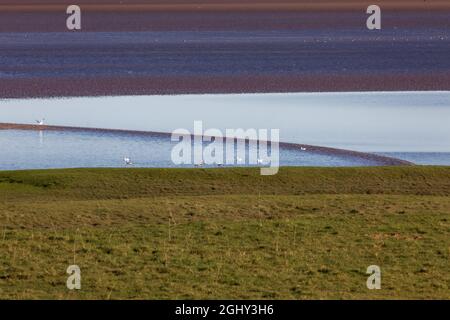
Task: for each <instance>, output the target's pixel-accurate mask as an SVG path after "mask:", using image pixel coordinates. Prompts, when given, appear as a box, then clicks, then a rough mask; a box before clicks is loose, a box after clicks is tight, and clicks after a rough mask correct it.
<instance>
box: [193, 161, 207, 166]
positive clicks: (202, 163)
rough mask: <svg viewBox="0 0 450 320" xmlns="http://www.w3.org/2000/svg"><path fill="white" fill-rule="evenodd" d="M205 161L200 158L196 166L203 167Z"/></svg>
mask: <svg viewBox="0 0 450 320" xmlns="http://www.w3.org/2000/svg"><path fill="white" fill-rule="evenodd" d="M204 164H205V163H204V162H203V160H200V162H199V163H196V164H195V166H196V167H202V166H203V165H204Z"/></svg>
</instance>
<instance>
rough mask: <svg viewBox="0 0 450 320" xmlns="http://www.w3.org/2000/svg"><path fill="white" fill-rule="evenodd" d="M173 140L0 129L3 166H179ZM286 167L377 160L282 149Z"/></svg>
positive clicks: (364, 164)
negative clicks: (173, 154)
mask: <svg viewBox="0 0 450 320" xmlns="http://www.w3.org/2000/svg"><path fill="white" fill-rule="evenodd" d="M174 145H175V143H174V142H171V140H170V137H169V136H167V137H163V136H159V135H148V134H137V133H119V132H92V131H80V132H79V131H26V130H0V150H1V159H0V170H18V169H46V168H80V167H123V166H125V164H124V161H123V159H124V157H130V159H131V160H132V162H133V165H134V166H136V167H175V165H174V164H173V163H172V161H171V152H172V148H173V146H174ZM280 163H281V165H283V166H367V165H375V164H376V163H375V162H372V161H369V160H364V159H358V158H351V157H343V156H333V155H324V154H316V153H311V152H308V151H300V150H294V149H287V148H280Z"/></svg>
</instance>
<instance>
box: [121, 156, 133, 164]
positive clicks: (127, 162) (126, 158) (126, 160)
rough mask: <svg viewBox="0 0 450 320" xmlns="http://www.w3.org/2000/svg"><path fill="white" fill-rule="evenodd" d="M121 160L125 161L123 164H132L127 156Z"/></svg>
mask: <svg viewBox="0 0 450 320" xmlns="http://www.w3.org/2000/svg"><path fill="white" fill-rule="evenodd" d="M123 161H124V162H125V165H127V166H129V165H132V164H133V162H131V159H130V158H128V157H125V158H123Z"/></svg>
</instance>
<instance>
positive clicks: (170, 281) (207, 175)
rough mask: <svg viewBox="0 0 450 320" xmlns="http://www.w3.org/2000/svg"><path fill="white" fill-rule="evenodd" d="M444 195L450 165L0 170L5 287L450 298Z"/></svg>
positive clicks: (1, 279)
mask: <svg viewBox="0 0 450 320" xmlns="http://www.w3.org/2000/svg"><path fill="white" fill-rule="evenodd" d="M449 195H450V167H419V166H415V167H396V168H388V167H383V168H281V170H280V173H279V174H278V175H276V176H272V177H267V176H265V177H262V176H260V175H259V170H257V169H210V170H207V169H77V170H75V169H73V170H50V171H21V172H0V298H10V299H20V298H24V299H41V298H50V299H55V298H56V299H118V298H126V299H136V298H144V299H167V298H172V299H181V298H187V299H336V298H337V299H340V298H343V299H354V298H356V299H414V298H419V299H442V298H444V299H449V298H450V263H449V256H450V197H449ZM71 264H77V265H79V266H80V268H81V272H82V289H81V290H79V291H69V290H68V289H67V288H66V279H67V276H68V275H67V274H66V269H67V267H68V266H69V265H71ZM373 264H375V265H379V266H380V267H381V269H382V289H381V290H368V289H367V288H366V279H367V277H368V275H366V274H365V272H366V269H367V267H368V266H369V265H373Z"/></svg>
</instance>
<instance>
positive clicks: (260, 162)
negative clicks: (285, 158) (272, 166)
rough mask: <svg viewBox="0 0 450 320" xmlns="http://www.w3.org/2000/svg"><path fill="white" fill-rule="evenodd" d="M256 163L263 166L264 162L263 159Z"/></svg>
mask: <svg viewBox="0 0 450 320" xmlns="http://www.w3.org/2000/svg"><path fill="white" fill-rule="evenodd" d="M256 162H258V164H263V163H264V160H263V159H258V160H256Z"/></svg>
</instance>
